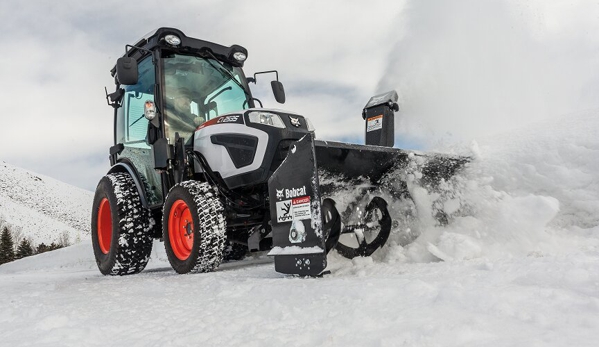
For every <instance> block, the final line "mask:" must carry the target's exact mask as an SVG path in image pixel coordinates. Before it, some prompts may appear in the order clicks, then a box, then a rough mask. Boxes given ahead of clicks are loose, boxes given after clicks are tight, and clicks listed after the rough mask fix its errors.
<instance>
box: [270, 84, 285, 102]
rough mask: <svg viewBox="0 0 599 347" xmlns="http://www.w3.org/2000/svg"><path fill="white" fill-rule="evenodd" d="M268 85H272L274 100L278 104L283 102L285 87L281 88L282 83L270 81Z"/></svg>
mask: <svg viewBox="0 0 599 347" xmlns="http://www.w3.org/2000/svg"><path fill="white" fill-rule="evenodd" d="M270 85H271V86H272V93H273V94H274V95H275V100H277V102H278V103H279V104H284V103H285V88H283V83H281V82H279V81H271V82H270Z"/></svg>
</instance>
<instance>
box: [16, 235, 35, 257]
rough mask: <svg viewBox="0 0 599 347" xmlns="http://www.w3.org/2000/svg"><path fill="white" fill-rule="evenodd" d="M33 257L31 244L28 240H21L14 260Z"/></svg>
mask: <svg viewBox="0 0 599 347" xmlns="http://www.w3.org/2000/svg"><path fill="white" fill-rule="evenodd" d="M30 255H33V247H31V242H29V240H28V239H23V241H21V243H20V244H19V248H17V254H16V258H17V259H21V258H25V257H29V256H30Z"/></svg>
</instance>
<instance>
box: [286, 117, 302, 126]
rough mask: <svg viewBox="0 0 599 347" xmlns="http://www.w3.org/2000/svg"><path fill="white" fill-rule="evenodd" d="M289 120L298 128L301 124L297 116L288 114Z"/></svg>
mask: <svg viewBox="0 0 599 347" xmlns="http://www.w3.org/2000/svg"><path fill="white" fill-rule="evenodd" d="M289 120H290V121H291V125H293V126H294V127H296V128H299V126H300V125H301V124H300V121H299V118H295V117H291V116H289Z"/></svg>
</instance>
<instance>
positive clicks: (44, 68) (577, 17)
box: [0, 0, 599, 191]
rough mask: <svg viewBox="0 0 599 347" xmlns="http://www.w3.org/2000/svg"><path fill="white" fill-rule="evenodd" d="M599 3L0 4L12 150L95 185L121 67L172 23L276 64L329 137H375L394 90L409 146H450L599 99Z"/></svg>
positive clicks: (290, 98) (0, 60)
mask: <svg viewBox="0 0 599 347" xmlns="http://www.w3.org/2000/svg"><path fill="white" fill-rule="evenodd" d="M598 18H599V4H598V3H596V2H594V1H590V0H586V1H580V0H578V1H568V2H564V1H543V0H532V1H527V2H519V1H515V0H489V1H476V0H460V1H451V2H448V1H442V0H418V1H416V0H404V1H380V0H374V1H368V2H367V3H365V2H363V1H347V0H346V1H327V2H323V1H313V0H310V1H294V0H292V1H284V2H283V1H274V0H269V1H252V2H248V1H241V0H236V1H216V0H212V1H201V2H199V1H171V2H160V1H143V2H142V1H129V2H117V1H102V2H97V3H94V4H92V3H89V2H85V3H83V2H81V1H74V0H73V1H70V0H65V1H55V2H46V1H38V0H33V1H15V0H4V1H2V3H1V4H0V29H2V32H4V33H5V34H4V35H2V36H1V37H0V45H1V47H2V54H1V55H0V79H1V80H2V82H3V83H1V85H0V102H1V104H2V105H3V108H4V109H3V111H4V112H3V116H2V119H3V124H2V127H0V160H1V161H5V162H7V163H9V164H12V165H16V166H20V167H23V168H25V169H28V170H32V171H35V172H37V173H40V174H43V175H48V176H51V177H54V178H56V179H59V180H61V181H64V182H67V183H71V184H74V185H76V186H79V187H82V188H84V189H88V190H92V191H93V190H94V189H95V186H96V184H97V182H98V181H99V180H100V178H101V177H102V176H103V175H104V174H105V173H106V171H107V170H108V169H109V163H108V148H109V147H110V146H111V145H112V141H113V135H112V129H113V128H112V122H113V110H112V109H111V108H110V107H109V106H107V104H106V101H105V94H104V87H107V88H108V90H109V92H110V91H111V90H113V89H114V82H113V80H112V78H111V77H110V74H109V70H110V69H111V68H112V66H113V65H114V63H115V60H116V58H118V57H119V56H120V55H122V54H123V52H124V46H125V44H132V43H134V42H135V41H136V40H138V39H139V38H140V37H141V36H143V35H144V34H146V33H147V32H149V31H151V30H152V29H155V28H157V27H161V26H171V27H177V28H179V29H181V30H182V31H183V32H184V33H186V34H187V35H189V36H194V37H198V38H202V39H204V40H208V41H212V42H217V43H221V44H223V45H232V44H240V45H242V46H244V47H246V48H247V49H248V51H249V55H248V61H247V63H246V65H245V71H246V74H248V75H249V74H251V73H253V72H255V71H264V70H271V69H276V70H278V71H279V78H280V80H281V81H282V82H283V84H284V85H285V89H286V93H287V102H286V104H285V105H279V104H276V102H274V100H273V98H272V96H271V95H270V94H269V93H268V92H267V91H266V90H267V89H266V88H264V87H265V86H268V84H267V83H266V82H263V84H262V85H260V81H259V85H258V89H257V90H256V96H257V97H258V98H260V99H261V100H263V101H264V103H265V107H274V108H283V109H286V110H290V111H294V112H297V113H300V114H303V115H306V116H308V117H309V118H310V119H311V121H312V123H313V124H314V125H315V127H316V134H317V137H318V138H320V139H330V140H342V141H348V142H353V143H362V142H363V137H364V134H363V128H364V125H363V123H362V122H363V121H362V119H361V111H362V108H363V107H364V105H365V104H366V102H367V101H368V99H369V98H370V96H372V95H375V94H378V93H382V92H386V91H388V90H392V89H395V90H397V91H398V93H399V96H400V112H399V113H398V114H396V117H397V118H396V122H395V123H396V129H395V131H396V146H398V147H402V148H415V149H422V150H427V149H437V148H442V147H443V146H445V145H447V144H452V143H461V142H469V141H472V140H475V139H476V138H477V137H482V136H487V135H491V134H494V133H498V132H505V131H509V130H510V129H511V128H514V127H517V126H519V125H521V124H523V123H527V122H534V121H538V120H540V119H543V118H550V117H557V116H560V115H563V114H567V113H569V112H575V111H581V110H586V109H595V108H599V98H597V97H596V95H597V92H598V91H599V37H597V35H596V33H597V32H599V30H598V29H599V20H597V19H598Z"/></svg>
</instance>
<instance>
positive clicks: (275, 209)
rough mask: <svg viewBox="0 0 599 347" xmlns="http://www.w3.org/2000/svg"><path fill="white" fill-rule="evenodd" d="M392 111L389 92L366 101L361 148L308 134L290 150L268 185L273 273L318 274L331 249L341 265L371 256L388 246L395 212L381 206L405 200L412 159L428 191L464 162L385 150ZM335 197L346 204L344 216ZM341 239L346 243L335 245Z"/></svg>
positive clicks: (390, 139) (391, 136)
mask: <svg viewBox="0 0 599 347" xmlns="http://www.w3.org/2000/svg"><path fill="white" fill-rule="evenodd" d="M397 110H398V105H397V93H396V92H395V91H392V92H389V93H385V94H382V95H378V96H375V97H372V98H371V99H370V101H369V102H368V104H367V105H366V107H365V108H364V111H363V114H362V116H363V118H364V120H365V121H366V126H365V128H366V145H355V144H347V143H339V142H331V141H319V140H315V139H314V134H313V133H310V134H307V135H305V136H304V137H303V138H302V139H301V140H299V141H297V142H296V143H294V144H293V145H292V146H291V147H290V150H289V153H288V155H287V158H286V159H285V160H284V161H283V163H282V164H281V165H280V166H279V168H278V169H277V170H276V171H275V172H274V174H273V175H272V176H271V177H270V179H269V182H268V184H269V197H270V201H271V204H270V206H271V207H270V210H271V223H272V233H273V246H274V247H273V249H272V250H271V251H270V253H269V255H272V256H274V258H275V269H276V271H277V272H281V273H286V274H299V275H307V276H315V275H319V274H321V273H322V272H323V270H324V269H325V268H326V266H327V253H328V252H329V251H330V250H331V249H333V248H335V249H336V250H337V251H338V252H339V253H340V254H342V255H343V256H345V257H347V258H353V257H356V256H369V255H371V254H372V253H373V252H374V251H376V250H377V249H378V248H380V247H382V246H383V245H384V244H385V242H386V241H387V239H388V237H389V234H390V232H391V227H392V224H393V218H394V217H396V216H394V215H393V214H394V213H393V212H397V213H402V211H390V210H391V209H390V208H389V203H390V201H388V200H394V201H400V200H411V198H410V195H409V192H408V190H407V186H406V182H405V181H403V180H401V178H400V176H401V175H400V173H401V172H405V169H406V167H407V166H408V164H409V162H410V161H411V160H414V157H420V158H421V159H423V160H422V162H423V163H424V164H423V165H422V167H421V174H422V178H421V181H422V182H424V184H426V185H427V186H430V187H434V186H436V185H438V184H439V183H440V182H441V181H443V180H448V179H449V178H451V177H452V176H453V175H454V174H455V172H456V171H457V170H458V169H460V168H461V167H462V166H463V165H464V164H465V163H466V162H467V161H468V160H467V158H463V157H452V156H447V155H439V154H422V153H417V152H414V151H405V150H401V149H397V148H392V146H393V144H394V129H393V124H394V121H393V119H394V111H397ZM335 196H341V197H343V199H344V200H346V201H345V202H344V205H345V209H344V211H343V213H339V211H338V210H337V201H335V200H334V199H333V198H332V197H335ZM347 200H349V201H347ZM438 218H441V219H442V218H443V217H442V216H438ZM343 235H346V236H349V240H350V241H349V242H348V241H341V240H340V237H341V236H343Z"/></svg>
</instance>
